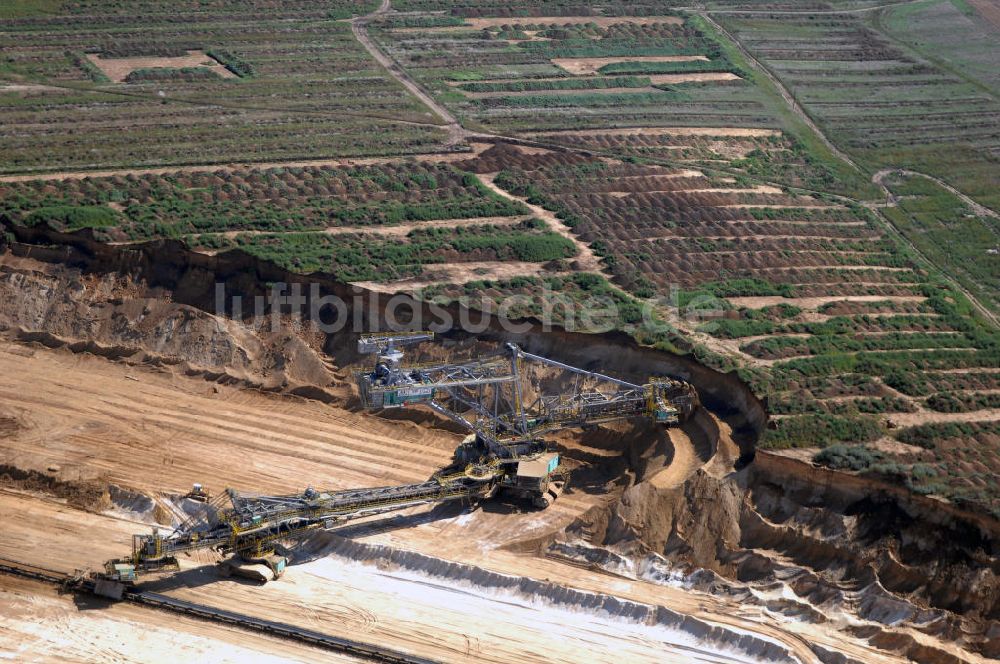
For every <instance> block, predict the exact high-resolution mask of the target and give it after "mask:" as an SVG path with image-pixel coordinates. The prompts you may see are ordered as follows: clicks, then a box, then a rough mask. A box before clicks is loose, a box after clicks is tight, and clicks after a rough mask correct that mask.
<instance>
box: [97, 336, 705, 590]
mask: <svg viewBox="0 0 1000 664" xmlns="http://www.w3.org/2000/svg"><path fill="white" fill-rule="evenodd" d="M433 338H434V335H433V333H430V332H415V333H393V334H372V335H365V336H362V337H361V338H360V339H359V341H358V351H359V352H360V353H362V354H371V355H374V356H375V361H374V363H373V366H372V367H371V368H370V369H367V370H363V371H358V372H356V373H355V379H356V382H357V385H358V391H359V393H360V396H361V401H362V403H363V404H364V405H365V406H366V407H367V408H370V409H375V410H380V409H389V408H410V407H425V408H430V409H432V410H433V411H435V412H437V413H439V414H441V415H443V416H445V417H447V418H449V419H451V420H453V421H455V422H457V423H459V424H461V425H462V426H464V427H466V428H467V429H468V430H469V431H470V432H471V433H470V435H469V436H468V437H467V438H466V439H465V440H464V441H463V443H462V444H461V445H460V446H459V448H458V450H456V453H455V461H454V463H453V464H452V465H451V466H449V467H448V468H446V469H444V470H442V471H440V472H438V473H436V474H435V475H434V476H433V477H432V478H431V479H430V480H428V481H426V482H422V483H419V484H408V485H403V486H391V487H378V488H370V489H351V490H347V491H317V490H314V489H306V490H305V491H304V492H302V493H300V494H294V495H287V496H257V495H247V494H241V493H238V492H236V491H235V490H233V489H227V490H226V491H225V492H224V493H223V494H221V495H220V496H219V497H218V498H217V499H216V500H214V501H209V502H207V504H205V505H204V506H203V507H204V509H200V510H196V511H197V512H198V515H197V516H193V517H191V518H189V519H188V520H187V521H185V522H184V523H182V524H181V525H180V526H178V527H177V528H175V529H174V530H173V531H172V532H170V533H168V534H161V533H160V532H157V531H156V530H154V531H153V533H152V534H150V535H135V536H133V544H132V555H131V556H129V557H127V558H122V559H118V560H110V561H108V562H107V563H106V564H105V574H104V575H103V579H104V580H105V581H106V582H111V583H131V582H134V581H135V580H136V579H137V577H138V575H140V574H145V573H149V572H155V571H166V570H170V569H176V568H177V556H178V555H179V554H182V553H188V552H191V551H194V550H198V549H214V550H215V551H217V552H219V553H223V554H232V556H231V557H230V559H229V560H228V561H226V563H223V565H222V567H221V569H222V571H223V573H230V572H236V573H241V572H243V571H245V570H246V566H247V565H250V566H252V567H254V569H257V570H261V569H262V567H261V566H264V567H266V569H267V570H268V571H269V575H270V576H271V578H274V579H277V578H278V577H279V576H280V575H281V573H282V572H283V570H284V566H285V564H286V559H285V558H284V557H282V556H280V555H277V554H276V553H275V545H276V544H278V543H279V542H280V541H282V540H288V539H291V538H294V537H296V536H298V535H300V534H302V533H304V532H307V531H310V530H315V529H328V528H332V527H334V526H336V525H337V524H339V523H342V522H344V521H346V520H350V519H357V518H361V517H367V516H372V515H376V514H381V513H385V512H390V511H395V510H399V509H403V508H407V507H412V506H415V505H421V504H427V503H441V502H446V501H451V500H467V501H478V500H482V499H485V498H489V497H492V496H494V495H496V494H497V493H504V494H507V495H508V496H511V497H514V498H519V499H527V500H530V501H532V502H533V503H534V504H535V505H536V506H537V507H545V506H547V505H548V504H550V503H551V501H552V500H554V499H555V497H556V496H557V495H558V493H559V491H560V490H561V488H562V482H561V481H560V480H559V477H560V463H559V455H558V453H557V452H555V451H552V450H549V449H548V448H547V446H546V444H545V443H544V442H543V440H542V436H544V435H545V434H547V433H551V432H553V431H556V430H559V429H565V428H573V427H582V426H587V425H594V424H598V423H602V422H609V421H613V420H622V419H628V418H634V417H646V418H649V419H651V420H652V421H654V422H658V423H662V424H666V425H670V424H678V423H681V422H683V421H684V420H686V419H687V418H688V417H689V416H690V415H691V414H692V413H693V412H694V410H695V409H696V408H697V407H698V406H699V402H698V395H697V392H696V391H695V390H694V388H693V387H692V386H691V385H690V384H688V383H686V382H684V381H679V380H673V379H669V378H653V379H651V380H650V381H649V382H648V383H646V384H644V385H637V384H634V383H630V382H627V381H624V380H620V379H617V378H613V377H611V376H606V375H604V374H600V373H596V372H592V371H586V370H584V369H580V368H577V367H573V366H569V365H567V364H563V363H561V362H557V361H555V360H551V359H548V358H545V357H541V356H539V355H534V354H532V353H528V352H526V351H524V350H522V349H521V348H519V347H518V346H516V345H514V344H506V345H505V346H504V347H503V349H502V350H501V351H500V352H499V353H496V354H493V355H491V356H488V357H484V358H480V359H475V360H472V361H467V362H439V363H425V364H419V365H413V366H405V365H404V364H403V351H402V350H401V347H405V346H408V345H412V344H417V343H422V342H426V341H430V340H432V339H433ZM543 374H548V375H549V376H550V378H549V379H548V380H546V379H544V378H543V377H542V376H543ZM553 374H557V375H559V376H560V379H559V380H558V381H553V380H551V375H553ZM553 382H557V383H558V384H559V387H558V388H557V389H556V390H554V391H553V392H547V391H546V387H545V385H546V384H549V383H553ZM196 491H197V494H198V495H197V501H198V502H206V499H207V495H206V493H205V492H204V490H203V489H202V488H201V486H200V485H198V486H197V487H196ZM226 503H228V505H227V504H226Z"/></svg>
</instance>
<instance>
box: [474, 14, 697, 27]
mask: <svg viewBox="0 0 1000 664" xmlns="http://www.w3.org/2000/svg"><path fill="white" fill-rule="evenodd" d="M465 22H466V23H468V24H469V25H470V26H472V27H473V28H491V27H494V26H496V27H499V26H502V25H566V24H575V23H580V24H586V23H593V24H595V25H598V26H600V27H602V28H607V27H609V26H612V25H620V24H622V23H635V24H639V25H652V24H654V23H670V24H671V25H681V24H683V23H684V19H682V18H681V17H679V16H515V17H510V16H508V17H506V18H467V19H465Z"/></svg>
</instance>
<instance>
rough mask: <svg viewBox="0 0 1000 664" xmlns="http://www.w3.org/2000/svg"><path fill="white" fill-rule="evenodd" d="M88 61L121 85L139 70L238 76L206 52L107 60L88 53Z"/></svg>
mask: <svg viewBox="0 0 1000 664" xmlns="http://www.w3.org/2000/svg"><path fill="white" fill-rule="evenodd" d="M87 59H88V60H90V61H91V62H92V63H94V64H95V65H97V67H98V68H99V69H100V70H101V71H103V72H104V74H105V75H106V76H107V77H108V78H110V79H111V80H112V81H114V82H116V83H121V82H122V81H124V80H125V78H126V77H127V76H128V75H129V74H131V73H132V72H134V71H135V70H137V69H157V68H170V69H181V68H184V67H204V68H205V69H210V70H212V71H213V72H215V74H216V75H218V76H220V77H222V78H236V74H234V73H233V72H231V71H229V70H228V69H226V68H225V67H223V66H222V65H221V64H219V62H218V61H217V60H215V59H214V58H211V57H209V56H208V55H206V54H205V52H204V51H188V52H187V55H182V56H178V57H175V58H162V57H153V56H149V57H146V56H144V57H135V58H106V57H104V56H101V55H96V54H94V53H88V54H87Z"/></svg>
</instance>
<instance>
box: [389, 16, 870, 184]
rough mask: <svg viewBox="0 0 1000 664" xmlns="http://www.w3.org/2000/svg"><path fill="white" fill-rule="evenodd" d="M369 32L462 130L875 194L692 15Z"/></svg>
mask: <svg viewBox="0 0 1000 664" xmlns="http://www.w3.org/2000/svg"><path fill="white" fill-rule="evenodd" d="M372 33H373V35H374V36H375V37H376V38H377V39H378V41H379V43H380V44H381V45H382V47H383V48H385V49H386V50H387V51H388V52H389V53H391V54H392V56H393V57H394V58H395V59H396V60H397V61H398V62H399V63H400V64H401V65H403V66H404V67H405V68H406V70H407V71H408V72H409V73H410V74H411V75H412V76H413V77H414V78H415V79H416V80H418V81H419V82H420V83H421V84H422V85H423V86H424V87H425V88H426V89H428V90H429V91H430V92H431V93H433V94H434V95H435V96H436V98H437V99H438V100H439V101H440V102H442V103H443V104H445V105H446V106H448V108H449V109H450V110H451V111H452V112H453V113H454V114H455V115H456V117H458V118H460V119H461V121H462V122H463V124H465V125H467V126H469V127H475V128H479V129H482V130H483V131H487V132H498V133H517V134H519V135H526V136H529V137H531V138H532V139H535V140H538V141H542V142H544V143H546V144H558V145H565V146H572V147H576V148H584V149H588V150H599V151H606V152H608V153H609V154H611V155H614V156H616V157H621V156H629V157H634V158H642V159H645V160H657V161H660V162H669V163H671V164H676V163H684V162H695V163H697V164H698V165H700V166H702V167H706V168H707V167H711V168H715V169H722V170H726V171H728V172H732V173H736V174H744V175H753V176H756V177H758V178H761V179H765V180H767V181H775V182H780V183H782V184H785V185H791V186H799V187H807V188H811V189H814V190H822V191H834V192H836V193H842V194H847V195H859V194H870V193H872V191H871V189H870V186H869V185H868V183H867V182H866V181H865V180H864V178H862V177H860V174H859V173H857V172H854V171H852V170H851V169H850V168H846V167H845V165H844V164H842V163H840V162H839V161H838V160H837V159H836V158H835V157H834V156H833V155H832V154H831V153H830V152H829V150H828V149H827V148H826V147H825V146H824V145H823V144H822V143H820V142H819V141H817V140H816V137H815V136H814V135H813V133H812V132H811V130H809V129H808V128H807V127H805V126H804V125H803V124H802V122H801V121H800V120H799V119H798V118H796V117H795V116H794V114H792V113H790V112H789V111H788V110H787V108H785V105H784V102H783V101H782V100H781V98H780V96H779V93H778V91H777V90H776V89H775V88H774V86H773V84H771V83H770V82H769V81H768V80H767V79H766V78H765V77H763V76H761V75H760V74H759V73H757V72H755V71H754V70H753V69H752V67H750V65H749V64H748V63H747V62H746V61H745V59H744V58H743V56H742V55H741V54H740V52H739V51H738V50H736V49H735V48H734V47H733V45H732V44H730V43H728V42H727V41H726V40H725V39H724V38H723V37H722V36H721V35H720V34H719V33H718V32H717V31H716V30H715V29H714V28H713V27H712V26H711V25H710V24H708V23H707V22H706V21H705V20H704V19H703V18H702V17H699V16H686V15H682V14H678V13H676V12H669V11H667V10H665V14H664V15H648V16H639V17H637V16H620V17H615V16H590V17H588V16H576V17H574V16H554V17H545V18H538V17H535V18H534V19H531V18H525V19H519V20H510V21H507V20H505V19H499V18H489V19H487V18H475V17H470V18H461V17H460V16H455V15H447V16H442V15H433V16H427V17H420V16H403V17H391V16H390V17H387V18H385V19H382V20H380V21H378V22H375V23H373V25H372ZM685 130H686V131H685ZM763 138H767V139H770V140H753V139H763Z"/></svg>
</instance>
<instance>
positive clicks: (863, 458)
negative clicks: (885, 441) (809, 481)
mask: <svg viewBox="0 0 1000 664" xmlns="http://www.w3.org/2000/svg"><path fill="white" fill-rule="evenodd" d="M883 457H884V455H883V454H882V453H881V452H879V451H878V450H871V449H868V448H867V447H863V446H861V445H840V444H838V445H831V446H830V447H827V448H826V449H824V450H820V451H819V452H818V453H817V454H816V455H815V456H813V461H814V462H816V463H818V464H820V465H823V466H826V467H828V468H833V469H834V470H845V469H850V470H854V471H861V470H867V469H868V468H870V467H871V466H872V465H873V464H875V463H876V462H878V461H881V460H882V458H883Z"/></svg>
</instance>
